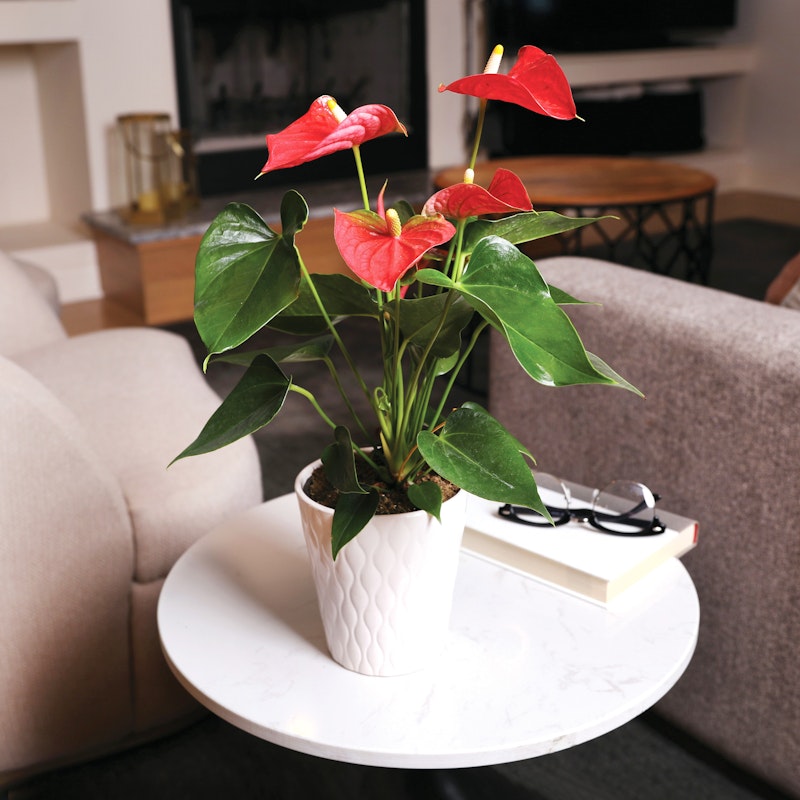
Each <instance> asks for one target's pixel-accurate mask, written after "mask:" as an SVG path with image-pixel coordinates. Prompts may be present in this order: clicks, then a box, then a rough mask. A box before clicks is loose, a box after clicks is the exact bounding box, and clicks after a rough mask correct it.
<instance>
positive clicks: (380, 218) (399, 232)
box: [333, 190, 455, 292]
mask: <svg viewBox="0 0 800 800" xmlns="http://www.w3.org/2000/svg"><path fill="white" fill-rule="evenodd" d="M334 214H335V215H336V220H335V222H334V228H333V237H334V239H335V240H336V246H337V247H338V248H339V252H340V253H341V255H342V258H343V259H344V261H345V263H346V264H347V266H348V267H350V269H351V270H353V272H354V273H355V274H356V275H358V277H359V278H361V279H362V280H363V281H366V282H367V283H368V284H370V286H374V287H375V288H376V289H380V290H382V291H384V292H390V291H392V289H394V287H395V285H396V284H397V281H398V280H399V279H400V278H401V277H402V276H403V275H404V274H405V273H406V272H407V271H408V270H409V269H410V268H411V267H413V266H414V264H416V263H417V261H419V259H420V258H422V256H423V255H424V254H425V253H426V252H427V251H428V250H430V249H431V248H432V247H436V246H437V245H440V244H444V243H445V242H447V241H449V240H450V239H451V238H452V237H453V234H454V233H455V228H454V227H453V226H452V225H451V224H450V223H449V222H448V221H447V220H446V219H445V218H444V217H443V216H442V215H441V214H435V215H433V216H425V215H422V214H417V215H415V216H413V217H411V219H410V220H408V222H406V224H405V225H402V226H401V224H400V219H399V217H398V216H397V212H396V211H395V210H394V209H392V208H390V209H388V210H387V211H384V208H383V190H381V194H380V196H379V198H378V213H377V214H376V213H375V212H374V211H366V210H360V211H353V212H350V213H344V212H342V211H337V210H335V209H334Z"/></svg>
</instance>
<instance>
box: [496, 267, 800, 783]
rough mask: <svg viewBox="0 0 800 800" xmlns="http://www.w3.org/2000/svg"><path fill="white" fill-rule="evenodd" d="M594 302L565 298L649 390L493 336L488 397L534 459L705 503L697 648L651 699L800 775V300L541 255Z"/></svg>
mask: <svg viewBox="0 0 800 800" xmlns="http://www.w3.org/2000/svg"><path fill="white" fill-rule="evenodd" d="M540 268H541V270H542V273H543V274H544V276H545V279H546V280H547V281H548V282H551V283H552V284H553V285H555V286H558V287H559V288H562V289H564V290H566V291H568V292H569V293H571V294H573V295H574V296H576V297H578V298H580V299H582V300H586V301H596V302H599V303H601V304H602V305H601V306H600V307H597V306H585V307H583V306H582V307H574V308H572V309H570V310H569V314H570V316H571V317H572V318H573V319H574V320H575V322H576V327H577V329H578V331H579V332H580V333H581V335H582V338H583V339H584V342H585V344H586V346H587V349H589V350H590V351H592V352H594V353H596V354H597V355H598V356H600V358H602V359H604V360H605V361H607V362H608V363H609V364H610V365H611V366H612V367H613V368H614V369H615V370H617V371H618V372H619V373H620V374H622V375H623V376H624V377H625V378H627V379H628V380H629V381H631V382H632V383H633V384H634V385H635V386H637V387H638V388H639V389H640V390H641V391H643V392H644V393H645V395H646V399H641V398H638V397H636V396H635V395H634V394H632V393H630V392H626V391H623V390H620V389H614V388H608V387H602V386H579V387H565V388H558V389H552V388H547V387H542V386H539V385H538V384H534V383H533V382H532V381H530V380H529V379H528V378H527V377H526V376H525V375H524V374H523V373H522V371H521V369H519V367H518V366H517V365H516V362H515V361H514V359H513V356H512V355H511V354H510V352H509V350H508V347H507V345H506V344H505V342H504V341H502V340H501V339H500V337H499V336H495V337H494V338H493V340H492V347H491V355H490V407H491V409H492V411H493V413H495V414H496V416H497V417H498V418H499V419H500V420H501V421H503V422H504V424H506V425H507V426H508V427H509V428H510V429H511V430H512V431H513V432H514V433H515V434H516V435H517V436H518V437H519V438H520V439H521V440H522V441H523V443H525V444H526V445H528V446H529V447H530V448H531V450H532V452H533V454H534V455H535V456H536V458H537V460H538V463H539V468H540V469H541V470H543V471H547V472H554V473H556V474H559V475H563V476H564V477H567V478H571V479H573V480H576V481H578V482H579V483H583V484H588V485H602V484H603V483H605V482H608V481H610V480H612V479H614V478H630V479H634V480H639V481H643V482H644V483H646V484H648V485H649V486H650V487H651V488H652V489H653V491H655V492H658V493H659V494H661V496H662V498H663V499H662V501H661V502H662V504H663V506H664V508H666V509H669V510H672V511H674V512H676V513H679V514H683V515H685V516H689V517H693V518H696V519H698V520H699V521H700V538H699V545H698V547H697V548H696V549H695V550H694V551H693V552H692V553H690V554H688V555H687V556H686V557H685V559H684V560H685V563H686V566H687V568H688V569H689V571H690V573H691V575H692V577H693V579H694V581H695V584H696V586H697V589H698V593H699V595H700V601H701V611H702V625H701V632H700V640H699V643H698V647H697V651H696V654H695V657H694V659H693V662H692V664H691V665H690V667H689V669H688V670H687V672H686V674H685V676H684V677H683V678H682V680H681V681H680V682H679V683H678V685H677V687H676V688H675V689H674V690H673V691H672V692H671V693H670V694H669V695H668V696H667V697H666V698H665V699H664V700H663V701H662V703H661V704H660V705H659V709H660V711H661V712H662V713H663V714H664V715H665V716H666V717H668V718H669V719H671V720H672V721H674V722H676V723H677V724H679V725H680V726H681V727H683V728H684V729H685V730H687V731H688V732H690V733H692V734H694V735H695V736H696V737H698V738H699V739H701V740H703V741H705V742H706V743H707V744H709V745H711V746H713V747H715V748H716V749H718V750H719V751H720V752H722V753H723V754H724V755H726V756H728V757H730V758H732V759H734V760H736V761H738V762H740V763H741V764H743V765H745V766H746V767H748V768H750V769H752V770H753V771H755V772H758V773H759V774H760V775H761V776H763V777H766V778H768V779H770V780H773V781H775V782H777V783H780V784H782V785H784V786H786V787H787V788H790V789H791V790H793V791H795V792H797V793H800V774H798V772H797V753H798V752H800V742H799V740H798V736H799V735H800V734H799V733H798V732H800V670H798V669H797V656H798V642H800V580H798V577H797V576H798V574H800V536H798V533H797V529H796V526H797V520H798V518H799V517H800V489H798V486H800V484H798V475H800V446H798V435H797V434H798V426H799V425H800V418H798V405H797V398H798V397H800V358H799V357H798V342H800V314H798V313H797V312H796V311H791V310H787V309H784V308H776V307H774V306H771V305H768V304H766V303H760V302H758V301H754V300H749V299H746V298H742V297H738V296H735V295H731V294H726V293H722V292H718V291H715V290H713V289H708V288H705V287H701V286H697V285H693V284H688V283H685V282H682V281H678V280H675V279H672V278H665V277H662V276H658V275H654V274H652V273H647V272H643V271H640V270H633V269H630V268H627V267H621V266H618V265H614V264H607V263H604V262H600V261H595V260H590V259H581V258H557V259H550V260H545V261H543V262H542V263H541V264H540Z"/></svg>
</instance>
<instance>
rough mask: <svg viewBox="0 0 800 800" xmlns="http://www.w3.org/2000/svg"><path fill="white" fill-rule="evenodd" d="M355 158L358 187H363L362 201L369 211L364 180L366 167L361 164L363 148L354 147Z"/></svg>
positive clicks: (365, 208)
mask: <svg viewBox="0 0 800 800" xmlns="http://www.w3.org/2000/svg"><path fill="white" fill-rule="evenodd" d="M353 157H354V158H355V160H356V171H357V172H358V185H359V186H360V187H361V199H362V201H363V203H364V210H365V211H369V194H367V181H366V179H365V178H364V165H363V164H362V163H361V148H360V147H359V146H358V145H354V146H353Z"/></svg>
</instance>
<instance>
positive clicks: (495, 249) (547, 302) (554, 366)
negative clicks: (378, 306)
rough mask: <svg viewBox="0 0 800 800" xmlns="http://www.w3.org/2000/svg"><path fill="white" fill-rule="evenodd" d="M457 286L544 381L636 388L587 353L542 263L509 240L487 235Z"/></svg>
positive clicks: (530, 371)
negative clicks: (541, 268) (556, 298)
mask: <svg viewBox="0 0 800 800" xmlns="http://www.w3.org/2000/svg"><path fill="white" fill-rule="evenodd" d="M456 288H457V289H458V290H459V291H460V292H461V293H462V294H464V296H465V297H466V298H467V300H468V301H469V302H470V303H471V304H472V305H474V307H475V308H476V309H477V310H478V311H479V312H480V313H481V314H482V315H483V316H484V317H485V318H486V319H487V320H488V321H489V322H490V323H491V324H492V325H494V326H495V327H496V328H498V329H499V330H500V331H501V332H502V333H503V334H504V336H505V338H506V339H507V341H508V343H509V345H510V346H511V349H512V351H513V353H514V355H515V357H516V359H517V361H519V363H520V364H521V365H522V368H523V369H524V370H525V371H526V372H527V373H528V375H530V376H531V377H532V378H533V379H534V380H536V381H538V382H539V383H543V384H545V385H550V386H569V385H574V384H586V383H600V384H608V385H613V386H622V387H624V388H626V389H632V388H633V387H631V385H630V384H629V383H627V382H626V381H620V380H618V377H619V376H616V373H613V371H612V370H611V369H610V368H608V367H606V366H605V365H603V362H602V361H600V359H598V358H597V357H596V356H592V355H590V354H589V353H587V352H586V350H585V348H584V346H583V343H582V342H581V339H580V336H579V335H578V332H577V331H576V330H575V327H574V326H573V324H572V321H571V320H570V318H569V317H568V316H567V315H566V314H565V313H564V311H563V310H562V309H561V308H560V307H559V306H558V304H557V303H556V302H555V301H554V300H553V298H552V296H551V294H550V288H549V286H548V285H547V284H546V283H545V281H544V279H543V278H542V276H541V275H540V274H539V271H538V270H537V269H536V265H535V264H534V263H533V262H532V261H531V260H530V259H529V258H528V257H527V256H526V255H524V254H523V253H521V252H520V251H519V250H518V249H517V248H516V247H514V245H512V244H510V243H509V242H507V241H506V240H505V239H501V238H499V237H496V236H492V237H489V238H488V239H484V240H483V241H482V242H481V243H480V244H479V245H478V246H477V247H476V248H475V252H474V253H473V254H472V258H471V259H470V261H469V264H468V266H467V269H466V271H465V273H464V276H463V278H462V280H461V281H459V282H458V283H457V284H456ZM601 365H602V366H601ZM615 376H616V377H615ZM634 391H636V390H634Z"/></svg>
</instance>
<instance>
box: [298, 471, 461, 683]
mask: <svg viewBox="0 0 800 800" xmlns="http://www.w3.org/2000/svg"><path fill="white" fill-rule="evenodd" d="M319 463H320V462H318V461H317V462H315V463H314V464H310V465H309V466H308V467H306V468H305V469H304V470H302V471H301V472H300V474H299V475H298V476H297V479H296V481H295V494H296V495H297V499H298V502H299V505H300V515H301V518H302V522H303V533H304V535H305V541H306V546H307V548H308V555H309V558H310V561H311V569H312V573H313V578H314V584H315V587H316V590H317V598H318V601H319V608H320V613H321V615H322V622H323V625H324V628H325V638H326V641H327V644H328V649H329V650H330V653H331V655H332V656H333V658H334V659H335V660H336V661H337V662H338V663H339V664H341V665H342V666H344V667H346V668H347V669H350V670H353V671H355V672H359V673H362V674H364V675H383V676H389V675H403V674H407V673H410V672H416V671H418V670H420V669H423V668H424V667H425V666H426V665H427V664H429V663H430V662H431V661H432V660H433V659H435V658H436V656H437V654H438V652H439V650H440V649H441V647H442V645H443V643H444V641H445V634H446V632H447V629H448V625H449V620H450V608H451V605H452V597H453V587H454V584H455V578H456V571H457V569H458V560H459V553H460V548H461V537H462V534H463V531H464V521H465V512H466V503H467V499H466V498H467V493H466V492H463V491H461V492H458V494H456V495H455V496H454V497H452V498H451V499H450V500H448V501H446V502H445V503H444V504H443V505H442V513H441V518H442V521H441V523H439V522H438V521H437V520H436V519H435V518H434V517H432V516H431V515H429V514H428V513H426V512H424V511H413V512H410V513H405V514H388V515H381V516H376V517H374V518H373V519H372V521H371V522H370V523H369V525H367V527H366V528H364V530H362V531H361V532H360V533H359V534H358V535H357V536H356V537H355V538H354V539H352V540H351V541H350V542H348V543H347V544H346V545H345V546H344V547H343V548H342V549H341V550H340V552H339V554H338V556H337V557H336V560H335V561H334V560H333V558H332V556H331V523H332V520H333V509H331V508H327V507H326V506H323V505H320V504H319V503H316V502H315V501H314V500H312V499H311V498H310V497H308V495H306V494H305V492H304V491H303V486H304V485H305V483H306V480H307V479H308V477H309V476H310V475H311V473H312V471H313V470H314V469H315V468H316V467H317V466H318V465H319Z"/></svg>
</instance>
